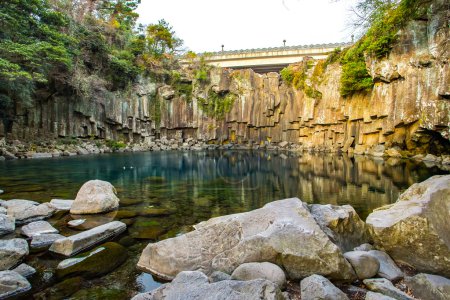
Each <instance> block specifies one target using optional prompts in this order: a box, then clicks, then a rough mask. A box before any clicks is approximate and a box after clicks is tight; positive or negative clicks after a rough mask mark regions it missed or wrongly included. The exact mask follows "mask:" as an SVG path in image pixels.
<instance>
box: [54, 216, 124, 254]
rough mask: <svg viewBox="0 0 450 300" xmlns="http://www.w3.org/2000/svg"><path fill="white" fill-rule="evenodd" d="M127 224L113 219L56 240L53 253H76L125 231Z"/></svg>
mask: <svg viewBox="0 0 450 300" xmlns="http://www.w3.org/2000/svg"><path fill="white" fill-rule="evenodd" d="M126 228H127V225H125V223H122V222H120V221H113V222H110V223H107V224H104V225H101V226H98V227H95V228H92V229H89V230H86V231H83V232H81V233H78V234H75V235H72V236H69V237H66V238H63V239H59V240H56V241H55V242H54V243H53V244H52V246H51V247H50V251H51V252H53V253H57V254H61V255H64V256H72V255H75V254H77V253H79V252H81V251H83V250H84V249H87V248H89V247H92V246H94V245H96V244H99V243H101V242H103V241H105V240H107V239H109V238H111V237H114V236H116V235H118V234H120V233H122V232H123V231H125V230H126Z"/></svg>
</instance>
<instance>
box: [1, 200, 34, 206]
mask: <svg viewBox="0 0 450 300" xmlns="http://www.w3.org/2000/svg"><path fill="white" fill-rule="evenodd" d="M0 205H1V206H3V207H4V208H10V207H13V206H19V205H39V202H36V201H31V200H25V199H11V200H7V201H6V200H4V201H2V202H0Z"/></svg>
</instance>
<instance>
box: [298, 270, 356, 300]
mask: <svg viewBox="0 0 450 300" xmlns="http://www.w3.org/2000/svg"><path fill="white" fill-rule="evenodd" d="M300 290H301V299H302V300H317V299H320V300H348V297H347V295H346V294H344V292H343V291H341V290H340V289H338V288H337V287H335V286H334V285H333V284H332V283H331V282H330V281H329V280H328V279H326V278H325V277H323V276H320V275H311V276H309V277H306V278H305V279H303V280H302V281H301V282H300Z"/></svg>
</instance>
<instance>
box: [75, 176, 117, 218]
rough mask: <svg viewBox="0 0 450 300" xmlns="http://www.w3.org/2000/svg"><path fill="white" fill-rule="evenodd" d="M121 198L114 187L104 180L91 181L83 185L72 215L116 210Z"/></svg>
mask: <svg viewBox="0 0 450 300" xmlns="http://www.w3.org/2000/svg"><path fill="white" fill-rule="evenodd" d="M119 201H120V200H119V198H117V196H116V189H115V188H114V186H113V185H112V184H111V183H109V182H106V181H102V180H90V181H88V182H86V183H85V184H83V186H82V187H81V188H80V190H79V191H78V194H77V197H76V198H75V201H74V202H73V204H72V207H71V208H70V213H71V214H97V213H105V212H109V211H112V210H115V209H117V208H118V207H119Z"/></svg>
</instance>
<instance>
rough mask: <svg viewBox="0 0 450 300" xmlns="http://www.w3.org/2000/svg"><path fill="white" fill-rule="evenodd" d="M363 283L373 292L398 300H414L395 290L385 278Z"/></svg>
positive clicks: (365, 280)
mask: <svg viewBox="0 0 450 300" xmlns="http://www.w3.org/2000/svg"><path fill="white" fill-rule="evenodd" d="M363 282H364V284H365V285H366V287H367V288H368V289H369V290H371V291H373V292H377V293H380V294H383V295H386V296H389V297H392V298H394V299H398V300H413V299H414V298H412V297H410V296H408V295H407V294H406V293H404V292H402V291H401V290H399V289H398V288H396V287H395V286H394V285H393V284H392V283H391V282H390V281H389V280H387V279H385V278H372V279H364V281H363Z"/></svg>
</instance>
